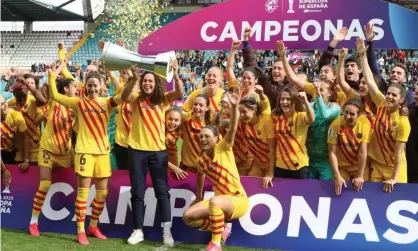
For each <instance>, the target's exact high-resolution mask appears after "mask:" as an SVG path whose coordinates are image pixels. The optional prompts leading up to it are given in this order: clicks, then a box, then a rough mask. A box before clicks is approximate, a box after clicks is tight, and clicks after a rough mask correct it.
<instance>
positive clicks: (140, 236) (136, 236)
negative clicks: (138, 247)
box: [128, 229, 144, 245]
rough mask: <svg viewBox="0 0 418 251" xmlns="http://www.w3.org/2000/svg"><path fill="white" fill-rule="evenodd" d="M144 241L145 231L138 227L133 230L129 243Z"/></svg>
mask: <svg viewBox="0 0 418 251" xmlns="http://www.w3.org/2000/svg"><path fill="white" fill-rule="evenodd" d="M141 241H144V233H143V232H142V229H136V230H134V231H133V232H132V234H131V237H129V239H128V244H131V245H135V244H138V243H140V242H141Z"/></svg>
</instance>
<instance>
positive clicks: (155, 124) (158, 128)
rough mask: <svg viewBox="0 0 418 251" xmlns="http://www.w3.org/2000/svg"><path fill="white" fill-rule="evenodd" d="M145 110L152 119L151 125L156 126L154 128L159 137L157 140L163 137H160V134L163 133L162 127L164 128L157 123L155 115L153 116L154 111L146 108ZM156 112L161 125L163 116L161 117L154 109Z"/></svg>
mask: <svg viewBox="0 0 418 251" xmlns="http://www.w3.org/2000/svg"><path fill="white" fill-rule="evenodd" d="M147 103H148V105H149V106H150V107H151V105H152V104H151V103H150V102H149V101H148V102H147ZM145 112H146V114H147V116H148V118H149V120H150V121H151V125H152V126H153V127H154V129H155V131H156V132H157V135H156V136H157V137H158V138H156V140H157V141H158V140H159V139H160V138H161V137H160V135H161V133H162V131H161V129H162V126H160V127H158V125H157V123H156V121H155V119H154V117H153V116H152V113H151V111H150V110H149V109H145ZM154 113H155V115H156V117H157V120H159V121H160V125H161V118H160V115H159V114H158V113H156V111H154ZM161 143H163V144H164V143H165V142H161Z"/></svg>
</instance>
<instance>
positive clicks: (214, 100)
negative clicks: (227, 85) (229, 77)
mask: <svg viewBox="0 0 418 251" xmlns="http://www.w3.org/2000/svg"><path fill="white" fill-rule="evenodd" d="M224 92H225V91H224V90H223V89H222V88H219V89H218V91H217V92H216V94H215V96H210V97H209V96H208V98H209V103H210V104H209V107H210V110H211V112H212V113H215V112H219V110H220V103H221V98H222V94H223V93H224ZM206 93H207V91H206V87H204V88H202V89H198V90H195V91H193V92H192V93H191V94H190V96H189V98H188V99H187V100H186V102H185V103H184V104H183V110H184V111H185V112H190V111H191V110H193V102H194V99H195V98H196V96H197V95H199V94H205V95H207V94H206Z"/></svg>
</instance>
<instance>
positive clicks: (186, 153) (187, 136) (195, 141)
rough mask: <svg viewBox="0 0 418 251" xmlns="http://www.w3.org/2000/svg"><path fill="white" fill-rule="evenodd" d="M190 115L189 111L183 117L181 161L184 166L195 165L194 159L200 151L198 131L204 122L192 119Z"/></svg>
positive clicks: (203, 125)
mask: <svg viewBox="0 0 418 251" xmlns="http://www.w3.org/2000/svg"><path fill="white" fill-rule="evenodd" d="M192 117H193V115H192V113H191V112H189V113H188V114H187V115H185V116H184V118H183V124H182V133H181V134H182V139H183V145H182V149H181V162H182V163H183V164H184V165H186V166H191V167H196V165H197V162H196V159H197V157H198V156H199V154H200V152H201V151H202V147H201V145H200V140H199V133H200V130H202V128H203V127H205V125H206V124H205V122H203V121H202V122H201V123H200V122H197V121H194V120H193V119H192Z"/></svg>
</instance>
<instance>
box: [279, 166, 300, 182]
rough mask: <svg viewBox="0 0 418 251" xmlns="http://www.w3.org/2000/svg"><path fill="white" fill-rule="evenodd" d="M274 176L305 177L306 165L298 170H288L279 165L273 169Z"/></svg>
mask: <svg viewBox="0 0 418 251" xmlns="http://www.w3.org/2000/svg"><path fill="white" fill-rule="evenodd" d="M274 177H276V178H288V179H307V178H308V167H307V166H304V167H302V168H301V169H299V170H289V169H284V168H280V167H276V168H275V169H274Z"/></svg>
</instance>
